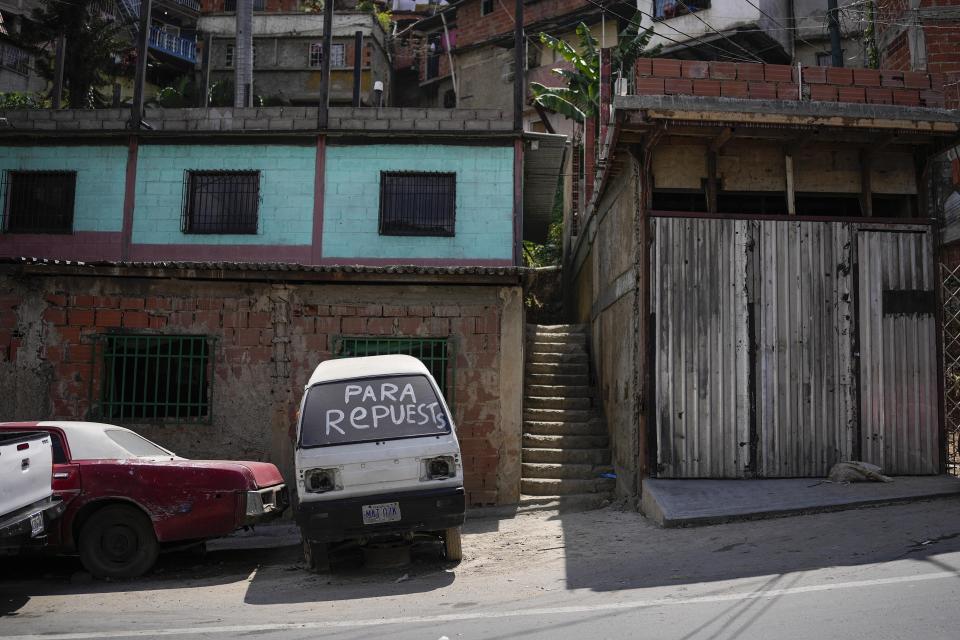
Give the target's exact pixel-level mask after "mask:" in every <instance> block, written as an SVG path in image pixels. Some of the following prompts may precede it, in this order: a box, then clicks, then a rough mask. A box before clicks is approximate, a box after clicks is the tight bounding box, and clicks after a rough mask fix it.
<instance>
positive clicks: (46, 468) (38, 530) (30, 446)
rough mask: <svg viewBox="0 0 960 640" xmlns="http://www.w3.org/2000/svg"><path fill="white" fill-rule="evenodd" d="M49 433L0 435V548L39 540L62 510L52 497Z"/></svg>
mask: <svg viewBox="0 0 960 640" xmlns="http://www.w3.org/2000/svg"><path fill="white" fill-rule="evenodd" d="M52 479H53V452H52V441H51V438H50V434H48V433H42V432H13V433H0V549H2V550H8V549H11V548H18V547H20V546H22V545H23V544H24V543H28V542H30V541H31V540H32V539H39V538H42V537H43V536H44V533H45V532H46V531H47V528H48V524H49V523H51V522H52V521H54V520H56V519H57V518H58V517H59V516H60V515H61V514H62V513H63V510H64V505H63V502H62V501H61V500H60V499H59V498H57V497H54V495H53V488H52V487H51V482H52Z"/></svg>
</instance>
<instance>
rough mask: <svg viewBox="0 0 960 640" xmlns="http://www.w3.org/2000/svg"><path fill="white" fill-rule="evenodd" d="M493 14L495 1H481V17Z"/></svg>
mask: <svg viewBox="0 0 960 640" xmlns="http://www.w3.org/2000/svg"><path fill="white" fill-rule="evenodd" d="M491 13H493V0H480V15H481V16H486V15H489V14H491Z"/></svg>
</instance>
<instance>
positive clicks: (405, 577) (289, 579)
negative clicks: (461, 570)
mask: <svg viewBox="0 0 960 640" xmlns="http://www.w3.org/2000/svg"><path fill="white" fill-rule="evenodd" d="M299 553H300V547H299V546H298V547H297V554H298V556H297V559H296V563H295V564H294V565H292V566H287V567H284V566H277V565H269V566H268V565H264V566H263V567H261V568H260V569H259V570H258V571H257V572H256V574H255V575H254V576H253V579H252V580H251V581H250V586H249V587H248V588H247V593H246V596H245V597H244V602H245V603H246V604H254V605H272V604H300V603H309V602H331V601H343V600H357V599H362V598H375V597H380V596H400V595H409V594H414V593H425V592H429V591H434V590H437V589H442V588H444V587H446V586H449V585H450V584H452V583H453V581H454V579H455V574H454V571H453V569H454V567H455V566H456V565H455V563H448V562H446V561H445V560H444V558H443V552H442V547H441V546H440V545H439V544H429V543H426V544H418V545H416V546H415V547H414V549H413V553H412V561H413V562H412V564H411V565H409V566H407V567H403V568H397V569H371V568H369V567H365V566H364V563H363V557H362V554H361V553H360V552H359V550H357V549H353V550H347V551H344V552H340V553H338V554H335V555H334V556H332V558H331V561H332V567H331V571H330V572H329V573H325V574H319V575H317V574H312V573H308V572H307V571H306V570H305V569H304V568H303V563H302V557H300V556H299Z"/></svg>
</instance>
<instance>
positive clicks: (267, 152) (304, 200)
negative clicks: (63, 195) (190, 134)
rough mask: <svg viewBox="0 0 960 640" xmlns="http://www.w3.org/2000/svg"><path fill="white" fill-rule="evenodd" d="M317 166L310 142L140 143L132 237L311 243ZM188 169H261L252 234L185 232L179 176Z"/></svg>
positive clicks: (162, 241) (176, 241) (165, 241)
mask: <svg viewBox="0 0 960 640" xmlns="http://www.w3.org/2000/svg"><path fill="white" fill-rule="evenodd" d="M315 168H316V147H314V146H293V145H279V144H271V145H217V146H213V145H153V144H149V145H148V144H141V145H140V155H139V159H138V160H137V201H136V211H135V213H134V218H133V242H134V243H135V244H207V245H210V244H217V245H224V244H231V245H235V244H258V245H309V244H310V243H311V241H312V236H313V188H314V185H313V183H314V171H315ZM189 169H196V170H206V171H215V170H225V171H260V209H259V214H258V225H257V227H258V231H257V233H256V235H254V234H249V235H247V234H238V235H226V234H224V235H208V234H203V235H199V234H189V233H183V232H182V231H181V230H180V214H181V211H182V209H183V177H184V171H186V170H189Z"/></svg>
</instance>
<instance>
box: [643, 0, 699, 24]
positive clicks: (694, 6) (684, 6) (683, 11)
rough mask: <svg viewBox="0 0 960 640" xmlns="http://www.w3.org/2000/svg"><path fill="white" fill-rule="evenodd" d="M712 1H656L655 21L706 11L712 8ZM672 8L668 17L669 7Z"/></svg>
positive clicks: (654, 4)
mask: <svg viewBox="0 0 960 640" xmlns="http://www.w3.org/2000/svg"><path fill="white" fill-rule="evenodd" d="M711 4H712V2H711V0H654V3H653V19H654V20H655V21H659V20H670V19H672V18H679V17H681V16H687V15H690V14H693V13H700V12H701V11H706V10H707V9H710V7H711ZM668 6H669V7H671V8H672V11H671V12H670V15H667V7H668Z"/></svg>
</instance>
